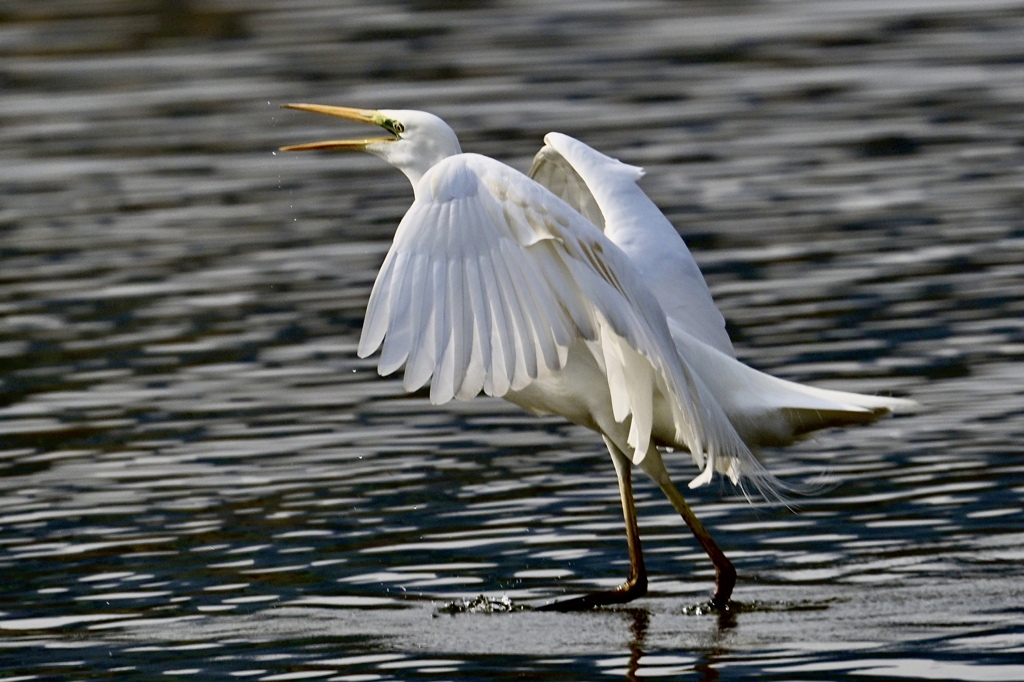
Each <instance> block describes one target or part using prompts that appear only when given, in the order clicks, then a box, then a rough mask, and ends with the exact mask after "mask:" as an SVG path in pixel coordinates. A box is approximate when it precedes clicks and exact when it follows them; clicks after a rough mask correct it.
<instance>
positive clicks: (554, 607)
mask: <svg viewBox="0 0 1024 682" xmlns="http://www.w3.org/2000/svg"><path fill="white" fill-rule="evenodd" d="M645 594H647V578H646V577H643V578H631V579H630V580H627V581H626V582H625V583H623V584H622V585H619V586H618V587H616V588H615V589H614V590H604V591H601V592H591V593H590V594H584V595H582V596H580V597H573V598H572V599H563V600H562V601H553V602H550V603H548V604H544V605H543V606H538V607H537V610H538V611H559V612H566V611H587V610H589V609H596V608H597V607H599V606H611V605H612V604H625V603H626V602H630V601H633V600H634V599H636V598H638V597H642V596H644V595H645Z"/></svg>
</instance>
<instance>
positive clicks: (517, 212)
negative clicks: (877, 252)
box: [282, 104, 916, 610]
mask: <svg viewBox="0 0 1024 682" xmlns="http://www.w3.org/2000/svg"><path fill="white" fill-rule="evenodd" d="M285 106H286V107H287V108H291V109H299V110H304V111H311V112H317V113H322V114H328V115H331V116H337V117H340V118H344V119H349V120H354V121H360V122H364V123H372V124H375V125H377V126H379V127H381V128H383V129H384V130H385V131H386V132H387V133H388V134H387V135H386V136H383V137H373V138H364V139H358V140H331V141H326V142H315V143H310V144H300V145H293V146H289V147H282V150H283V151H301V150H315V149H324V150H327V149H342V150H346V149H347V150H362V151H366V152H369V153H371V154H375V155H376V156H379V157H381V158H383V159H384V160H386V161H388V162H389V163H391V164H392V165H393V166H395V167H396V168H398V169H399V170H401V171H402V172H403V173H405V175H406V176H407V177H408V178H409V181H410V182H411V183H412V186H413V190H414V192H415V199H414V201H413V204H412V207H411V208H410V209H409V211H408V213H406V215H405V217H404V218H403V219H402V221H401V223H400V224H399V226H398V230H397V231H396V233H395V237H394V241H393V243H392V245H391V249H390V250H389V252H388V254H387V257H386V258H385V259H384V264H383V265H382V266H381V269H380V273H379V274H378V275H377V280H376V282H375V283H374V286H373V291H372V293H371V294H370V300H369V303H368V305H367V311H366V319H365V322H364V325H363V331H362V336H361V338H360V340H359V349H358V353H359V356H360V357H367V356H369V355H370V354H372V353H374V352H375V351H376V350H377V349H378V348H380V347H381V346H382V345H383V349H382V351H381V356H380V362H379V365H378V369H379V372H380V374H381V375H388V374H391V373H392V372H394V371H396V370H397V369H399V368H400V367H402V366H403V365H404V366H405V380H404V386H405V389H406V390H408V391H414V390H417V389H419V388H421V387H422V386H424V385H426V384H427V383H428V382H429V383H430V400H431V402H433V403H435V404H443V403H446V402H448V401H449V400H451V399H452V398H458V399H460V400H469V399H471V398H473V397H475V396H477V395H478V394H479V393H480V392H481V391H482V392H484V393H486V394H487V395H491V396H496V397H500V398H504V399H506V400H509V401H511V402H513V403H515V404H517V405H520V406H522V407H524V408H525V409H527V410H529V411H530V412H533V413H536V414H557V415H561V416H562V417H565V418H566V419H568V420H569V421H571V422H574V423H577V424H582V425H583V426H586V427H588V428H590V429H593V430H594V431H597V432H598V433H599V434H601V436H602V438H603V439H604V442H605V444H606V445H607V447H608V451H609V453H610V454H611V458H612V463H613V464H614V466H615V471H616V474H617V476H618V482H619V492H620V497H621V502H622V510H623V516H624V518H625V522H626V538H627V543H628V548H629V556H630V571H629V576H628V577H627V579H626V581H625V582H624V583H623V584H622V585H620V586H619V587H617V588H615V589H612V590H608V591H603V592H597V593H593V594H587V595H584V596H581V597H576V598H573V599H569V600H565V601H561V602H554V603H551V604H547V605H545V607H542V608H548V609H552V610H575V609H582V608H589V607H593V606H599V605H605V604H614V603H624V602H627V601H630V600H632V599H634V598H636V597H639V596H642V595H643V594H645V593H646V592H647V574H646V570H645V568H644V562H643V553H642V551H641V547H640V533H639V528H638V526H637V520H636V507H635V505H634V502H633V492H632V482H631V465H634V464H635V465H638V466H639V467H640V468H641V469H643V471H644V472H645V473H646V474H647V475H648V476H650V477H651V479H653V480H654V482H655V483H657V484H658V486H659V487H660V488H661V490H662V491H663V492H664V494H665V495H666V497H668V499H669V501H670V502H671V503H672V505H673V507H674V508H675V509H676V511H678V512H679V514H680V515H681V516H682V517H683V519H684V521H685V522H686V524H687V525H688V526H689V528H690V530H691V531H692V532H693V534H694V535H695V536H696V538H697V540H698V542H699V543H700V544H701V546H702V547H703V548H704V550H705V551H706V552H707V554H708V556H709V557H710V558H711V561H712V562H713V564H714V566H715V574H716V577H715V592H714V596H713V597H712V604H713V605H714V606H716V607H718V608H725V607H726V606H727V604H728V601H729V598H730V596H731V594H732V590H733V587H734V585H735V582H736V571H735V569H734V567H733V565H732V563H731V562H730V561H729V559H728V558H726V556H725V554H724V553H723V552H722V551H721V550H720V549H719V548H718V546H717V545H716V544H715V542H714V540H713V539H712V538H711V536H710V534H708V532H707V531H706V530H705V529H704V527H703V525H702V524H701V523H700V521H699V520H698V519H697V517H696V516H695V515H694V513H693V512H692V511H691V510H690V508H689V506H688V505H687V503H686V501H685V500H684V499H683V496H682V494H680V492H679V490H678V489H677V488H676V486H675V485H674V484H673V482H672V480H671V479H670V478H669V475H668V472H667V471H666V470H665V466H664V464H663V462H662V457H661V452H660V449H674V450H687V451H689V452H690V454H691V455H692V457H693V460H694V462H695V463H696V465H697V466H698V467H699V468H700V469H701V473H700V475H698V476H697V477H696V478H694V479H693V481H691V482H690V487H696V486H699V485H703V484H705V483H707V482H709V481H710V480H711V479H712V476H713V474H714V473H715V472H716V471H717V472H720V473H722V474H724V475H726V476H728V477H729V478H730V479H731V480H732V481H733V482H735V483H738V484H740V485H743V484H744V482H749V483H751V484H752V485H753V486H754V487H755V488H756V489H758V490H759V491H760V492H762V493H764V494H766V495H768V496H776V495H778V493H779V486H780V483H779V482H778V481H777V479H775V478H774V477H773V476H772V475H771V474H769V473H768V472H767V471H766V470H765V468H764V467H763V466H762V465H761V463H760V462H759V460H758V459H757V458H756V457H755V455H754V454H753V450H756V449H757V448H758V447H759V446H763V445H784V444H788V443H791V442H792V441H793V440H794V439H796V438H798V437H799V436H802V435H804V434H806V433H807V432H809V431H813V430H815V429H820V428H823V427H827V426H835V425H843V424H850V423H864V422H869V421H873V420H874V419H876V418H878V417H879V416H882V415H883V414H888V413H889V412H891V411H893V410H897V409H900V408H909V407H912V406H914V405H915V404H916V403H913V402H912V401H909V400H903V399H897V398H887V397H873V396H864V395H859V394H854V393H845V392H840V391H830V390H824V389H818V388H812V387H809V386H803V385H800V384H796V383H792V382H788V381H783V380H781V379H776V378H774V377H771V376H768V375H767V374H763V373H761V372H759V371H757V370H755V369H752V368H750V367H748V366H747V365H745V364H743V363H742V362H740V361H739V360H737V359H736V358H735V354H734V352H733V347H732V343H731V341H730V340H729V336H728V334H727V333H726V331H725V321H724V319H723V317H722V314H721V313H720V312H719V311H718V309H717V308H716V307H715V304H714V301H713V300H712V298H711V293H710V291H709V290H708V288H707V285H706V283H705V282H704V278H703V277H702V276H701V273H700V270H699V268H698V267H697V264H696V262H695V261H694V260H693V257H692V256H691V254H690V252H689V250H688V249H687V248H686V245H685V243H684V242H683V240H682V238H681V237H680V236H679V234H678V233H677V232H676V231H675V229H674V228H673V227H672V225H671V224H670V223H669V221H668V220H667V219H666V218H665V217H664V215H662V213H661V211H659V210H658V208H657V207H656V206H655V205H654V203H653V202H652V201H651V200H650V199H649V198H648V197H647V196H646V195H645V194H644V192H643V191H642V190H641V189H640V188H639V186H638V185H637V181H638V180H639V179H640V177H641V176H642V175H643V171H642V170H641V169H639V168H637V167H635V166H630V165H626V164H624V163H621V162H619V161H617V160H615V159H613V158H611V157H608V156H605V155H604V154H601V153H600V152H597V151H596V150H594V149H592V148H590V147H588V146H587V145H585V144H583V143H582V142H579V141H578V140H575V139H573V138H571V137H568V136H566V135H562V134H559V133H549V134H548V135H547V136H546V137H545V138H544V139H545V143H546V144H545V146H544V147H543V148H542V149H541V150H540V152H539V153H538V154H537V156H536V158H535V159H534V163H533V167H532V169H531V170H530V175H529V177H528V176H527V175H524V174H522V173H520V172H519V171H516V170H514V169H512V168H510V167H509V166H507V165H505V164H502V163H500V162H498V161H495V160H493V159H490V158H488V157H485V156H481V155H478V154H469V153H463V152H462V149H461V148H460V146H459V141H458V138H457V137H456V135H455V133H454V132H453V131H452V129H451V128H450V127H449V126H448V125H447V124H446V123H445V122H444V121H442V120H441V119H440V118H438V117H437V116H434V115H432V114H428V113H425V112H421V111H392V110H381V111H371V110H363V109H350V108H345V107H334V106H324V105H318V104H288V105H285Z"/></svg>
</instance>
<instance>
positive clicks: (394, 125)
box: [391, 121, 405, 133]
mask: <svg viewBox="0 0 1024 682" xmlns="http://www.w3.org/2000/svg"><path fill="white" fill-rule="evenodd" d="M391 130H393V131H394V132H395V133H404V132H405V126H404V125H402V124H401V123H399V122H398V121H392V122H391Z"/></svg>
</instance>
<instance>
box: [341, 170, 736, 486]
mask: <svg viewBox="0 0 1024 682" xmlns="http://www.w3.org/2000/svg"><path fill="white" fill-rule="evenodd" d="M580 339H582V340H584V341H586V342H587V343H588V347H589V348H590V350H591V352H592V353H593V354H594V357H595V359H597V360H598V362H599V364H600V365H601V366H602V367H603V368H604V369H605V374H606V375H607V381H608V386H607V389H605V388H604V387H601V386H598V387H579V389H578V390H580V391H586V390H607V391H609V393H610V395H611V401H612V407H613V412H614V417H615V419H616V420H618V421H620V422H622V421H624V420H625V419H626V417H627V416H630V415H632V417H633V418H632V422H631V426H630V434H629V444H630V446H631V447H632V448H633V449H634V459H635V461H640V460H641V459H642V458H643V456H644V454H646V452H647V448H648V447H649V445H650V436H651V429H652V421H653V412H654V410H653V409H652V402H653V400H654V399H655V397H657V396H658V395H659V393H660V395H662V396H664V397H665V398H667V400H666V403H668V404H669V405H670V406H671V410H672V418H673V422H674V426H675V430H676V440H677V442H678V443H680V444H682V443H685V444H686V446H687V447H688V449H689V450H690V452H691V453H693V454H694V458H695V459H696V460H697V462H698V464H703V461H704V452H705V451H706V452H707V453H708V454H709V456H711V457H712V459H713V458H714V453H715V452H720V453H721V454H722V455H725V456H726V457H728V456H730V455H734V454H735V455H738V454H740V453H739V452H737V450H742V452H743V453H745V454H746V456H747V457H749V451H747V450H746V448H745V446H744V445H743V443H742V441H740V440H739V437H738V436H737V435H736V434H735V431H734V430H733V429H732V428H731V426H730V425H729V423H728V420H727V419H725V417H724V414H721V411H720V409H718V410H717V413H716V410H715V409H709V408H708V407H707V406H706V405H702V404H701V402H702V400H704V399H706V396H703V395H701V393H704V392H706V389H704V391H702V390H701V387H700V386H699V385H698V384H697V383H695V382H699V380H697V379H695V377H694V376H693V374H692V372H691V371H690V370H689V368H688V367H686V365H685V363H684V362H683V361H682V359H681V358H680V357H679V356H678V354H677V352H676V350H675V347H674V344H673V341H672V337H671V334H670V333H669V330H668V325H667V322H666V319H665V314H664V312H663V311H662V309H661V307H660V306H659V304H658V301H657V300H656V298H655V297H654V295H653V294H651V292H650V290H649V289H647V287H646V285H645V284H644V282H643V278H642V275H641V274H640V272H639V271H638V270H637V269H636V268H635V267H634V266H633V264H632V263H631V262H630V261H629V259H628V258H627V257H626V256H625V254H624V253H622V251H621V250H619V249H618V248H617V247H616V246H615V245H614V244H613V243H612V242H610V241H609V240H608V238H607V237H605V236H604V234H603V233H602V232H601V231H600V230H599V229H597V228H596V227H595V226H594V225H593V224H591V223H590V222H588V221H587V220H585V219H583V218H582V217H581V216H580V215H579V214H578V213H577V212H576V211H574V210H573V209H572V208H570V207H569V206H568V205H567V204H566V203H565V202H563V201H562V200H560V199H558V198H557V197H555V196H554V195H553V194H551V192H549V191H548V190H547V189H545V188H544V187H542V186H541V185H539V184H537V183H536V182H533V181H532V180H530V179H529V178H527V177H526V176H524V175H523V174H521V173H519V172H517V171H515V170H513V169H512V168H509V167H508V166H505V165H503V164H501V163H498V162H497V161H494V160H492V159H488V158H487V157H483V156H478V155H474V154H461V155H458V156H453V157H450V158H448V159H445V160H444V161H442V162H441V163H439V164H437V165H436V166H434V167H433V168H432V169H431V170H430V171H428V172H427V173H426V174H425V175H424V176H423V178H422V179H421V180H420V183H419V184H418V185H417V187H416V200H415V201H414V203H413V205H412V207H411V208H410V209H409V212H408V213H407V214H406V215H405V217H404V219H403V220H402V222H401V224H400V225H399V227H398V230H397V231H396V233H395V238H394V242H393V244H392V246H391V250H390V251H389V252H388V255H387V257H386V258H385V261H384V264H383V266H382V267H381V270H380V273H379V274H378V276H377V281H376V282H375V284H374V287H373V292H372V293H371V295H370V301H369V304H368V307H367V313H366V320H365V323H364V326H363V332H362V337H361V339H360V342H359V355H360V356H361V357H366V356H368V355H370V354H371V353H373V352H374V351H375V350H376V349H377V348H378V347H380V346H381V345H382V344H383V349H382V352H381V358H380V364H379V371H380V373H381V374H383V375H387V374H390V373H392V372H394V371H395V370H397V369H398V368H400V367H401V366H402V365H403V364H404V365H405V368H406V369H405V382H404V383H405V387H406V389H408V390H416V389H418V388H420V387H422V386H424V385H425V384H426V383H427V382H428V381H430V399H431V401H432V402H434V403H444V402H447V401H448V400H451V399H452V398H453V397H454V398H459V399H469V398H472V397H473V396H475V395H477V394H478V393H479V392H480V391H481V390H482V391H484V392H485V393H487V394H489V395H493V396H499V397H500V396H503V395H505V394H506V393H507V392H508V391H509V390H513V391H518V390H522V389H523V388H525V387H526V386H527V385H529V384H530V383H531V382H534V381H537V380H538V379H542V378H544V377H546V376H548V375H550V374H551V373H553V372H557V371H558V370H560V369H562V368H563V367H564V366H565V363H566V359H567V355H568V349H569V346H570V345H571V344H573V343H574V342H576V341H579V340H580ZM715 407H717V406H715ZM709 464H710V462H709ZM719 466H721V463H719Z"/></svg>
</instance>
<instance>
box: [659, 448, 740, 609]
mask: <svg viewBox="0 0 1024 682" xmlns="http://www.w3.org/2000/svg"><path fill="white" fill-rule="evenodd" d="M640 466H641V467H642V468H643V470H644V472H646V473H647V475H648V476H650V477H651V479H653V480H654V482H655V483H657V484H658V487H659V488H661V491H662V492H663V493H665V497H667V498H668V500H669V502H671V503H672V506H673V507H675V509H676V511H677V512H679V515H680V516H682V517H683V521H685V522H686V525H687V526H689V528H690V531H691V532H692V533H693V535H694V537H695V538H697V542H699V543H700V546H701V547H703V548H704V551H705V552H707V553H708V556H709V557H710V558H711V563H713V564H714V565H715V595H714V596H713V597H712V598H711V603H712V604H713V605H714V606H715V607H716V608H724V607H725V606H726V605H727V604H728V603H729V597H731V596H732V588H733V587H735V586H736V569H735V568H734V567H733V565H732V562H731V561H729V559H728V558H727V557H726V556H725V553H723V552H722V550H721V549H719V548H718V545H717V544H715V541H714V540H713V539H712V538H711V534H710V533H708V531H707V530H706V529H705V528H704V524H702V523H701V522H700V519H698V518H697V515H696V514H694V513H693V510H691V509H690V505H688V504H686V500H684V499H683V496H682V494H681V493H680V492H679V489H678V488H676V486H675V484H674V483H673V482H672V479H670V478H669V476H668V472H667V471H666V470H665V464H664V463H663V462H662V461H661V453H659V452H658V451H657V450H656V449H654V448H651V449H650V450H649V451H648V453H647V455H646V456H645V457H644V461H643V462H641V463H640Z"/></svg>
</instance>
